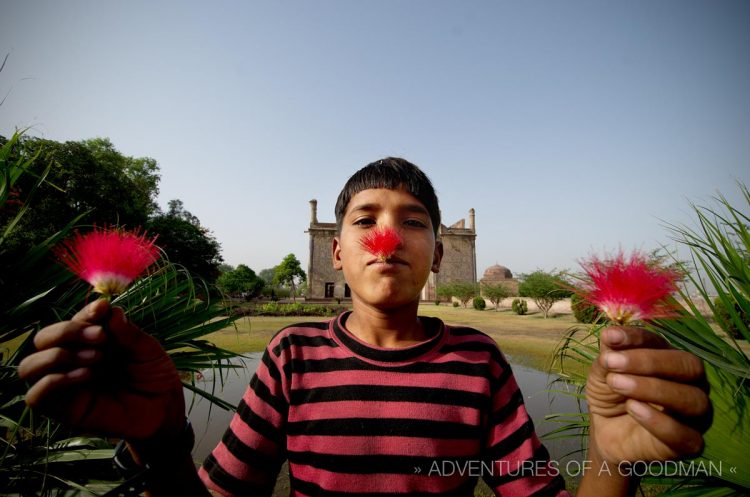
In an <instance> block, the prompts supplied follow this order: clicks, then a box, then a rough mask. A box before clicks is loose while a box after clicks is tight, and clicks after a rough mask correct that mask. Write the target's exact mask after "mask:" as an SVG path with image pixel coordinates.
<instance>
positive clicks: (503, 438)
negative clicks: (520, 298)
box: [484, 356, 570, 497]
mask: <svg viewBox="0 0 750 497" xmlns="http://www.w3.org/2000/svg"><path fill="white" fill-rule="evenodd" d="M496 365H497V367H498V368H499V369H498V371H495V372H493V381H494V385H493V397H492V409H491V414H490V418H489V422H488V433H487V438H486V442H485V447H486V448H485V454H484V460H485V461H487V462H488V463H490V464H492V465H493V468H494V469H493V471H492V472H491V474H487V475H485V476H484V480H485V482H486V483H487V485H488V486H489V487H490V488H492V489H493V491H494V492H495V494H496V495H500V496H518V497H520V496H524V497H528V496H534V497H547V496H550V497H552V496H554V497H570V494H569V493H568V492H567V491H566V490H565V481H564V480H563V477H562V476H561V475H560V472H559V468H558V467H557V465H555V464H553V463H551V462H550V455H549V452H548V451H547V449H546V447H544V445H542V443H541V442H540V440H539V438H538V437H537V435H536V432H535V431H534V424H533V422H532V420H531V418H530V417H529V414H528V412H527V411H526V407H525V406H524V403H523V395H522V393H521V390H520V389H519V387H518V384H517V383H516V379H515V377H514V376H513V372H512V370H511V368H510V365H509V364H508V363H507V361H505V358H504V357H502V356H501V357H500V360H499V361H497V362H496Z"/></svg>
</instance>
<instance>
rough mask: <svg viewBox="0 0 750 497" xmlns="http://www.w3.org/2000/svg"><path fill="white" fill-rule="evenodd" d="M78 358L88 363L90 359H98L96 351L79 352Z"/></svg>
mask: <svg viewBox="0 0 750 497" xmlns="http://www.w3.org/2000/svg"><path fill="white" fill-rule="evenodd" d="M76 357H78V358H79V359H82V360H84V361H88V360H89V359H93V358H94V357H96V350H94V349H85V350H79V351H78V352H77V353H76Z"/></svg>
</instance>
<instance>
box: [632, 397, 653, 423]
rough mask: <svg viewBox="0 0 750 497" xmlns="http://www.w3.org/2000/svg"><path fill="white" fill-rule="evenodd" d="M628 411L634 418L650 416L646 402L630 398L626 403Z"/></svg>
mask: <svg viewBox="0 0 750 497" xmlns="http://www.w3.org/2000/svg"><path fill="white" fill-rule="evenodd" d="M627 409H628V412H629V413H630V414H631V415H633V416H635V417H636V418H641V419H647V418H650V417H651V410H650V409H649V408H648V406H647V405H646V404H643V403H642V402H638V401H637V400H630V402H628V403H627Z"/></svg>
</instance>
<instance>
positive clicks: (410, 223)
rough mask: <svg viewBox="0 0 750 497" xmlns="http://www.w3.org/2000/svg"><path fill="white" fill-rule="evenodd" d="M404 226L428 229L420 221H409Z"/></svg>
mask: <svg viewBox="0 0 750 497" xmlns="http://www.w3.org/2000/svg"><path fill="white" fill-rule="evenodd" d="M404 224H405V225H407V226H411V227H413V228H426V227H427V225H426V224H425V223H424V222H422V221H420V220H419V219H407V220H406V222H405V223H404Z"/></svg>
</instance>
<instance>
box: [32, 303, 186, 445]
mask: <svg viewBox="0 0 750 497" xmlns="http://www.w3.org/2000/svg"><path fill="white" fill-rule="evenodd" d="M34 345H35V346H36V348H37V352H35V353H33V354H31V355H29V356H28V357H26V358H25V359H23V360H22V361H21V363H20V365H19V367H18V374H19V376H20V377H21V378H23V379H25V380H27V381H28V382H29V383H30V384H32V386H31V388H29V391H28V393H27V394H26V402H27V403H28V404H29V405H30V406H31V407H33V408H35V409H38V410H41V411H43V412H44V413H46V414H47V415H49V416H50V417H53V418H55V419H58V420H59V421H61V422H63V423H65V424H67V425H69V426H73V427H76V428H80V429H83V430H86V431H91V432H96V433H99V434H102V435H108V436H118V437H122V438H125V439H127V440H128V441H141V440H147V439H150V438H154V437H158V438H161V437H169V436H173V435H175V434H177V433H179V432H180V431H182V430H183V428H184V419H185V401H184V397H183V393H182V384H181V382H180V377H179V375H178V373H177V369H176V368H175V366H174V363H173V362H172V360H171V359H170V358H169V356H168V355H167V354H166V352H165V351H164V349H163V348H162V347H161V345H160V344H159V342H158V341H157V340H156V339H155V338H153V337H152V336H150V335H148V334H147V333H145V332H143V331H142V330H141V329H140V328H138V327H137V326H135V325H133V324H131V323H129V322H128V320H127V318H126V317H125V314H124V312H123V310H122V309H120V308H117V307H110V305H109V303H108V302H107V301H105V300H97V301H96V302H93V303H91V304H89V305H87V306H86V307H84V308H83V309H82V310H81V311H80V312H78V313H77V314H76V315H75V316H73V318H72V319H71V320H70V321H62V322H59V323H55V324H52V325H50V326H47V327H46V328H43V329H42V330H41V331H39V333H37V335H36V337H34Z"/></svg>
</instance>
